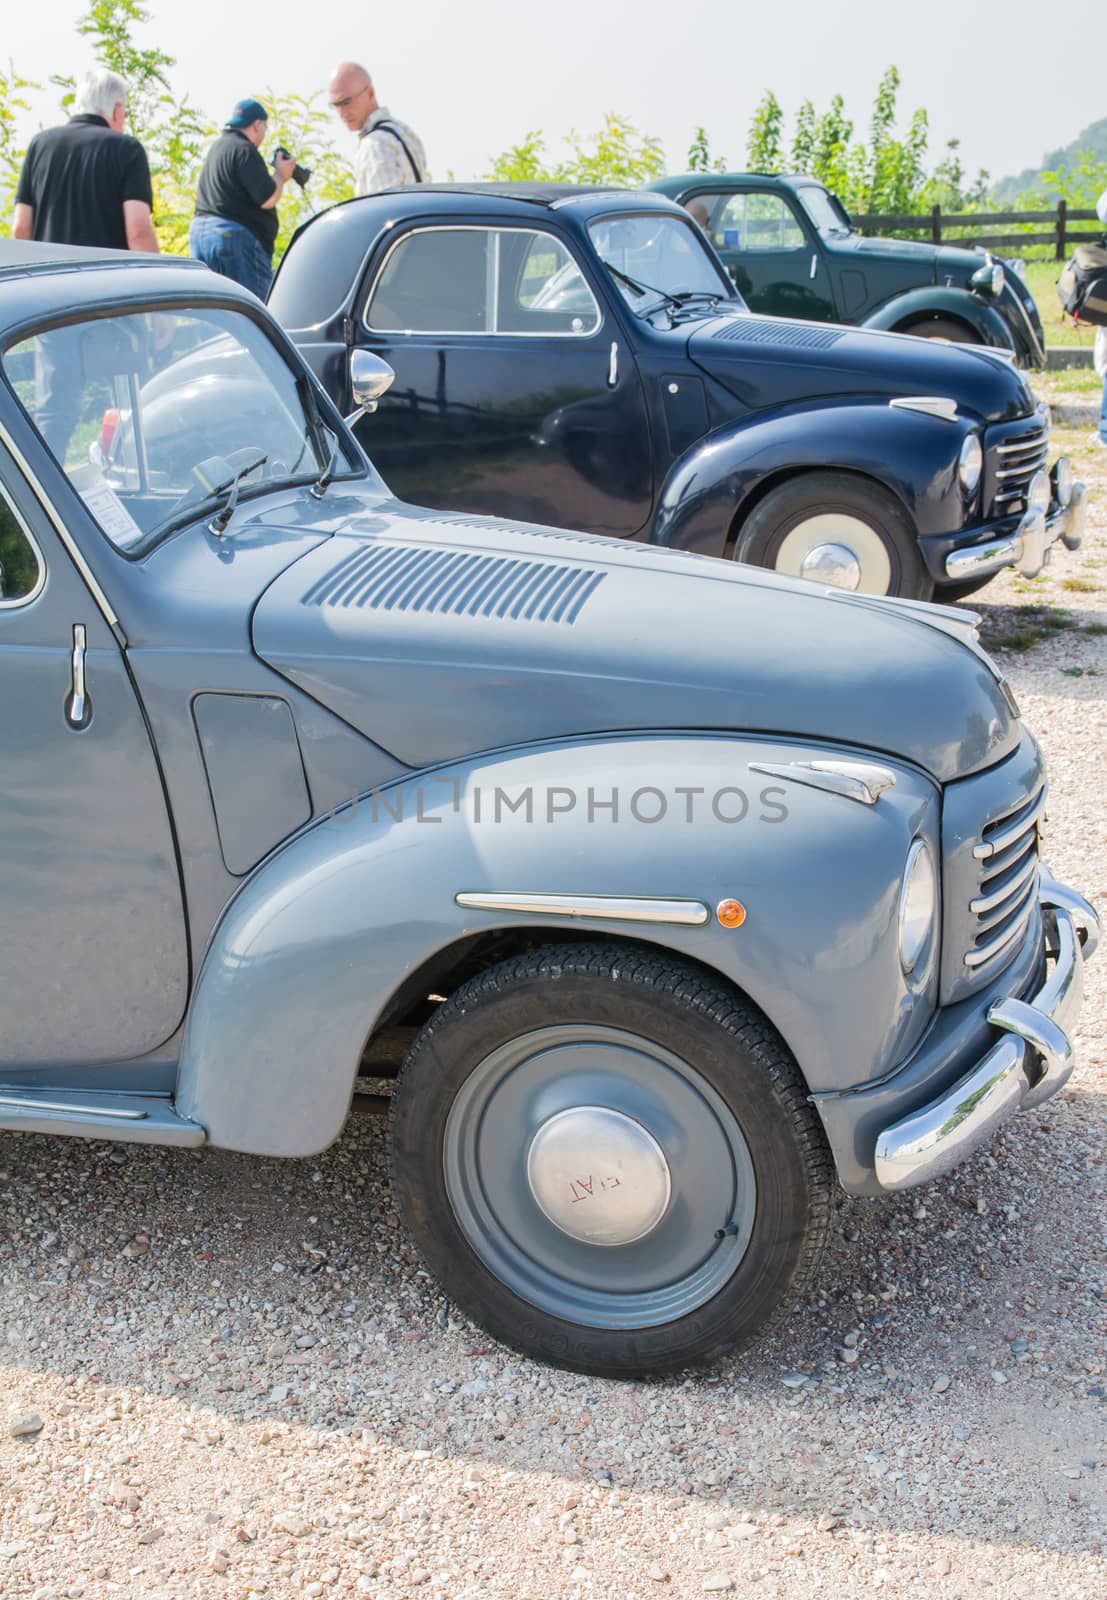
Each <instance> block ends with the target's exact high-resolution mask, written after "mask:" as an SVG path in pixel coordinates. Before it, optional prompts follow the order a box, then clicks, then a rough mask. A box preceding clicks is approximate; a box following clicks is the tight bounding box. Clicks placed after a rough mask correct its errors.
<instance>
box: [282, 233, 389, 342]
mask: <svg viewBox="0 0 1107 1600" xmlns="http://www.w3.org/2000/svg"><path fill="white" fill-rule="evenodd" d="M356 204H357V203H356V202H355V203H354V207H347V206H336V207H335V208H334V209H333V210H332V211H328V212H324V213H323V215H322V216H321V217H319V218H318V219H317V220H316V221H314V222H311V223H309V224H308V225H307V227H306V228H305V229H304V231H303V232H302V233H299V234H297V235H296V237H295V239H294V240H293V241H292V244H291V245H290V246H289V248H288V250H287V251H286V252H285V257H284V260H283V261H282V262H281V268H280V271H279V272H278V273H277V277H276V281H275V282H274V284H273V287H272V289H271V290H270V291H269V309H270V310H271V311H272V313H273V315H274V316H275V317H276V319H277V321H278V322H279V323H281V324H282V326H283V327H285V328H315V327H318V325H319V323H321V322H326V321H328V320H329V319H330V318H331V317H333V316H334V314H335V312H336V311H338V309H339V307H340V306H341V305H342V303H343V301H344V300H345V299H346V297H347V295H348V294H349V293H350V290H351V289H352V288H353V285H354V282H355V280H356V279H357V278H358V277H359V276H360V273H361V264H362V262H363V261H364V259H365V253H366V251H367V250H368V248H369V246H370V244H371V243H372V242H373V239H374V238H375V236H376V227H375V223H374V219H375V217H376V215H377V212H376V208H375V207H372V206H370V207H367V208H366V216H365V225H364V227H362V228H358V227H355V226H354V225H353V224H352V223H351V221H350V220H349V217H348V212H349V211H350V210H352V209H354V208H355V207H356Z"/></svg>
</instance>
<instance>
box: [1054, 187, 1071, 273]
mask: <svg viewBox="0 0 1107 1600" xmlns="http://www.w3.org/2000/svg"><path fill="white" fill-rule="evenodd" d="M1068 211H1069V207H1068V201H1067V200H1058V202H1057V245H1056V248H1055V250H1054V259H1055V260H1056V261H1063V260H1064V259H1065V257H1066V256H1067V255H1068V251H1067V250H1066V249H1065V224H1066V223H1067V221H1068Z"/></svg>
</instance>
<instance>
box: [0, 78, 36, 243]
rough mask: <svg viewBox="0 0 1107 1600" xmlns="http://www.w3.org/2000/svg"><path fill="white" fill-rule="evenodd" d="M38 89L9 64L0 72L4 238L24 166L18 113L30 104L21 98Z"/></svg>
mask: <svg viewBox="0 0 1107 1600" xmlns="http://www.w3.org/2000/svg"><path fill="white" fill-rule="evenodd" d="M38 87H39V85H38V84H37V83H32V82H31V80H30V78H23V77H21V76H20V74H19V73H18V72H17V71H16V70H15V67H14V66H13V65H12V64H11V62H9V63H8V69H7V71H6V72H5V71H4V70H3V69H0V235H3V236H4V237H5V238H6V237H7V236H8V235H9V234H10V233H11V215H12V207H13V206H14V204H15V188H16V184H17V183H18V182H19V171H20V168H21V167H22V165H23V150H22V147H21V145H20V142H19V136H18V131H17V125H18V116H19V113H20V112H21V111H29V110H30V104H29V102H28V101H27V100H25V99H24V98H23V91H24V90H25V89H37V88H38Z"/></svg>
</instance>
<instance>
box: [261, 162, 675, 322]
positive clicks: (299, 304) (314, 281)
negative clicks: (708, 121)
mask: <svg viewBox="0 0 1107 1600" xmlns="http://www.w3.org/2000/svg"><path fill="white" fill-rule="evenodd" d="M643 210H651V211H652V210H658V211H679V208H678V207H677V206H676V205H675V204H674V202H673V201H672V200H670V199H669V198H668V197H667V196H665V195H661V194H656V193H651V192H649V191H648V190H646V189H626V188H621V187H619V186H617V185H614V184H576V183H545V182H543V183H537V182H527V183H420V184H407V185H406V186H404V187H401V188H394V189H381V190H378V191H377V192H375V193H374V194H367V195H359V196H358V197H357V198H356V199H353V200H343V201H341V202H340V203H339V204H338V205H335V206H328V207H327V208H326V210H323V211H319V212H317V213H316V214H315V216H313V217H309V218H308V219H307V221H306V222H304V223H301V225H300V227H299V228H297V230H296V232H295V233H294V234H293V236H292V240H291V243H290V244H289V247H288V249H287V251H286V252H285V255H284V259H283V261H282V262H281V265H280V269H279V271H278V273H277V276H276V278H275V280H274V282H273V287H272V289H271V290H270V295H269V303H270V305H271V307H272V309H273V311H274V313H275V315H276V317H277V320H278V321H279V322H282V323H283V324H284V326H285V327H286V328H296V329H304V328H309V327H321V326H323V325H324V324H325V323H326V322H328V321H329V320H330V319H332V318H333V317H334V316H336V315H337V314H339V313H340V312H341V310H342V307H343V306H344V305H345V304H346V303H347V302H348V301H349V300H350V299H351V298H352V296H353V294H354V291H355V289H356V286H357V283H358V280H359V278H360V276H361V270H362V267H363V265H364V263H365V259H366V256H367V255H368V253H369V251H370V249H371V248H372V247H373V245H374V244H375V243H376V241H377V240H378V239H380V238H381V237H382V235H383V234H384V233H385V232H387V231H388V230H390V229H392V228H394V227H396V226H397V224H400V223H408V222H413V223H415V222H417V223H426V224H435V223H443V222H448V221H455V220H456V221H458V222H461V223H465V222H466V221H472V222H474V223H476V222H480V223H482V224H488V223H489V222H490V221H491V222H493V223H494V222H495V221H496V220H497V219H500V218H502V219H503V220H504V221H505V222H507V221H511V222H514V223H519V222H524V221H525V222H530V223H532V224H534V223H535V222H536V221H537V219H538V218H539V217H540V216H541V215H542V214H543V212H545V213H546V215H547V216H550V215H552V214H556V216H557V217H558V218H559V220H560V221H562V222H564V223H565V224H566V225H567V226H568V228H569V229H570V231H573V232H575V233H577V234H578V235H579V234H582V233H584V231H585V230H586V228H587V225H588V223H589V222H590V221H591V220H592V218H593V217H595V216H598V215H602V214H606V213H610V212H611V211H643Z"/></svg>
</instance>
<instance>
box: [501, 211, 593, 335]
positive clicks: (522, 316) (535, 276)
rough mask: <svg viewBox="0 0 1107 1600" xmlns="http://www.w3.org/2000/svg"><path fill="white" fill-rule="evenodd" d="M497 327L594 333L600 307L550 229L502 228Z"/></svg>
mask: <svg viewBox="0 0 1107 1600" xmlns="http://www.w3.org/2000/svg"><path fill="white" fill-rule="evenodd" d="M497 243H498V248H499V255H500V270H499V283H500V304H499V307H498V313H497V317H496V331H497V332H498V333H537V334H542V333H545V334H562V335H568V336H569V337H576V336H579V335H581V334H589V333H595V331H596V329H597V328H598V327H599V325H600V308H599V306H598V305H597V304H596V301H595V297H594V296H593V294H592V291H591V289H590V288H589V287H588V284H587V283H586V282H585V279H584V274H583V273H582V272H581V270H580V268H579V267H578V266H577V264H576V262H575V261H574V260H573V258H572V256H571V255H570V254H569V252H568V250H567V249H566V248H565V246H564V245H563V244H562V243H561V240H560V239H555V238H554V237H553V235H552V234H549V233H529V232H522V231H513V230H510V229H507V228H505V229H502V230H501V231H500V233H499V234H498V235H497Z"/></svg>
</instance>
